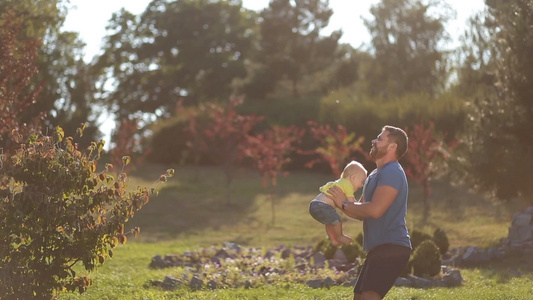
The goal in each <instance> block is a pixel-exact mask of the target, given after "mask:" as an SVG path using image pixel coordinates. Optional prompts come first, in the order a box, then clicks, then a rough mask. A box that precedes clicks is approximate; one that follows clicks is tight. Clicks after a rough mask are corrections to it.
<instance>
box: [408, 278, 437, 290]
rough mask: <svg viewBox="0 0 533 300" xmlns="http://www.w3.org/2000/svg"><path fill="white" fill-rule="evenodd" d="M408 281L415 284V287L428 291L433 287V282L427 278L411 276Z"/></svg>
mask: <svg viewBox="0 0 533 300" xmlns="http://www.w3.org/2000/svg"><path fill="white" fill-rule="evenodd" d="M408 279H409V280H411V282H413V287H418V288H423V289H427V288H430V287H432V286H433V281H432V280H429V279H426V278H422V277H418V276H415V275H409V277H408Z"/></svg>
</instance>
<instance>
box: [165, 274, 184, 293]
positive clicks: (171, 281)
mask: <svg viewBox="0 0 533 300" xmlns="http://www.w3.org/2000/svg"><path fill="white" fill-rule="evenodd" d="M182 284H183V281H181V280H180V279H178V278H175V277H172V276H168V275H167V276H165V279H164V280H163V283H162V284H161V287H162V288H163V289H165V290H167V291H173V290H175V289H177V288H178V287H180V286H181V285H182Z"/></svg>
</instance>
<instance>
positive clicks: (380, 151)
mask: <svg viewBox="0 0 533 300" xmlns="http://www.w3.org/2000/svg"><path fill="white" fill-rule="evenodd" d="M386 147H387V145H385V146H383V147H381V148H378V147H377V146H372V148H371V149H370V153H369V154H370V157H372V158H373V159H374V160H377V159H380V158H382V157H383V156H385V154H387V151H386V150H385V149H386Z"/></svg>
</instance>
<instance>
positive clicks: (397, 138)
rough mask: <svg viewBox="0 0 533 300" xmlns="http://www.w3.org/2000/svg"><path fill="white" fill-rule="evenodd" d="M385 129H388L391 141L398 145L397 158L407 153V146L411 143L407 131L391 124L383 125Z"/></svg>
mask: <svg viewBox="0 0 533 300" xmlns="http://www.w3.org/2000/svg"><path fill="white" fill-rule="evenodd" d="M383 130H386V131H387V132H388V133H389V142H392V143H395V144H396V145H398V146H397V147H396V158H398V159H400V158H402V157H403V156H404V155H405V153H407V146H408V143H409V138H408V137H407V133H405V131H403V129H401V128H398V127H394V126H390V125H385V126H383Z"/></svg>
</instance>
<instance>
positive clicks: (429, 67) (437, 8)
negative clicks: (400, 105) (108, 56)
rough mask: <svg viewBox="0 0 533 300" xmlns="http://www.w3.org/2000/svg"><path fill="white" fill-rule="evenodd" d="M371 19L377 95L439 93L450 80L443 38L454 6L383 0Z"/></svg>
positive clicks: (372, 78)
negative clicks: (447, 80)
mask: <svg viewBox="0 0 533 300" xmlns="http://www.w3.org/2000/svg"><path fill="white" fill-rule="evenodd" d="M370 13H371V14H372V16H373V19H368V20H365V25H366V27H367V28H368V30H369V32H370V35H371V43H372V48H373V49H372V50H373V52H374V55H375V60H374V66H373V67H372V68H371V69H370V71H369V73H368V75H367V77H368V80H369V91H370V93H371V94H373V95H379V96H383V97H385V98H387V97H394V96H401V95H403V94H407V93H419V92H425V93H428V94H431V95H435V94H436V93H437V92H439V91H441V90H442V89H443V87H444V86H443V84H444V83H445V80H446V73H447V71H448V70H447V67H446V65H447V64H446V60H445V58H446V57H445V55H444V54H445V53H444V50H443V49H442V45H441V44H442V42H444V41H445V39H446V31H445V28H444V25H445V24H446V22H447V21H448V20H449V18H450V17H451V16H452V13H453V11H451V10H450V9H447V8H446V6H445V5H444V4H443V2H442V1H439V0H436V1H432V2H428V3H424V2H422V1H420V0H382V1H381V2H379V3H378V4H376V5H374V6H372V8H371V9H370Z"/></svg>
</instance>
